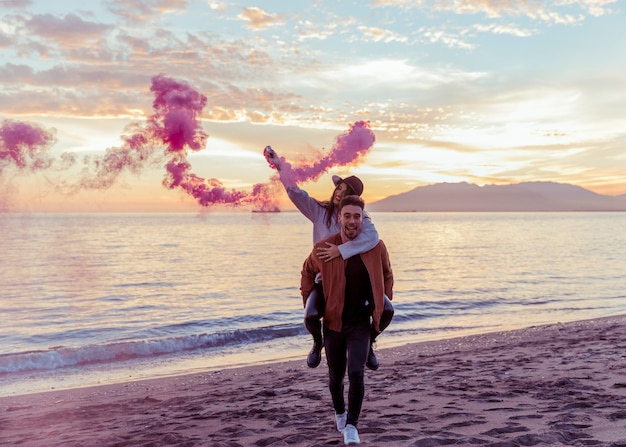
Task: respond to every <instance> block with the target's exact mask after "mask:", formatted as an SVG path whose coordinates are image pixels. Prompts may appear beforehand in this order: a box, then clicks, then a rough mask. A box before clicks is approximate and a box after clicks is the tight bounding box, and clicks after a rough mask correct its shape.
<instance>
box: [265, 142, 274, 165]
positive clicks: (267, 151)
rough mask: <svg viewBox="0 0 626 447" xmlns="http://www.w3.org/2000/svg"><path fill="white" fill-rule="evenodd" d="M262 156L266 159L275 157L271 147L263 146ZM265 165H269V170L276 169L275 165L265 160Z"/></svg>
mask: <svg viewBox="0 0 626 447" xmlns="http://www.w3.org/2000/svg"><path fill="white" fill-rule="evenodd" d="M263 156H264V157H265V158H266V159H268V158H274V157H275V156H276V152H274V149H272V146H265V149H263ZM267 163H268V164H269V165H270V168H273V169H276V165H275V164H274V163H272V162H271V161H269V160H267Z"/></svg>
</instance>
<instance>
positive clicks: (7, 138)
mask: <svg viewBox="0 0 626 447" xmlns="http://www.w3.org/2000/svg"><path fill="white" fill-rule="evenodd" d="M55 141H56V138H55V135H54V131H53V130H51V131H48V130H45V129H43V128H41V127H40V126H38V125H36V124H30V123H25V122H20V121H11V120H5V121H3V122H2V125H1V126H0V174H2V173H3V171H4V169H6V168H8V167H9V166H13V167H15V168H17V169H18V170H21V171H38V170H44V169H48V168H49V167H50V166H51V165H52V163H53V161H54V160H53V159H52V158H50V156H49V155H48V149H49V148H50V147H51V146H52V145H53V144H54V142H55Z"/></svg>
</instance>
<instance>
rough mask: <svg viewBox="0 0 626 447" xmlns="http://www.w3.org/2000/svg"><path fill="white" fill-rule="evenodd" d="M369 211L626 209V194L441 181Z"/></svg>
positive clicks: (565, 187) (539, 184)
mask: <svg viewBox="0 0 626 447" xmlns="http://www.w3.org/2000/svg"><path fill="white" fill-rule="evenodd" d="M367 210H368V211H626V195H621V196H616V197H614V196H605V195H601V194H596V193H594V192H592V191H589V190H588V189H585V188H581V187H580V186H575V185H569V184H565V183H554V182H526V183H517V184H513V185H485V186H478V185H473V184H470V183H466V182H463V183H437V184H434V185H428V186H420V187H418V188H415V189H413V190H411V191H408V192H405V193H402V194H398V195H395V196H389V197H387V198H385V199H383V200H379V201H377V202H372V203H369V204H367Z"/></svg>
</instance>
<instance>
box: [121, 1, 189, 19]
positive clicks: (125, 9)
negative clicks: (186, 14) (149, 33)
mask: <svg viewBox="0 0 626 447" xmlns="http://www.w3.org/2000/svg"><path fill="white" fill-rule="evenodd" d="M188 4H189V1H188V0H113V1H111V2H109V10H110V11H111V12H112V13H113V14H115V15H117V16H119V17H122V18H123V19H124V20H125V21H126V22H128V23H142V22H145V21H149V20H152V19H153V18H155V17H159V16H160V15H162V14H170V13H178V12H183V11H185V10H186V9H187V5H188Z"/></svg>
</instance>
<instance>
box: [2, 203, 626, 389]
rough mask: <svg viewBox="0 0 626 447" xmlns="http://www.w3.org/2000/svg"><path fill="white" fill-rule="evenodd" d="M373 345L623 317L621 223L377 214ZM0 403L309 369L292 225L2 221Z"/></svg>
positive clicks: (240, 217)
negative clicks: (386, 258)
mask: <svg viewBox="0 0 626 447" xmlns="http://www.w3.org/2000/svg"><path fill="white" fill-rule="evenodd" d="M371 217H372V220H373V222H374V223H375V225H376V228H377V229H378V232H379V235H380V237H381V239H383V240H384V242H385V244H386V246H387V249H388V251H389V254H390V258H391V263H392V268H393V272H394V277H395V285H394V294H393V303H394V307H395V316H394V319H393V322H392V323H391V325H390V326H389V328H387V330H386V331H385V332H384V333H383V334H382V335H381V336H380V337H379V339H378V342H377V346H378V348H379V349H381V348H385V347H392V346H399V345H404V344H407V343H413V342H420V341H431V340H441V339H446V338H452V337H458V336H464V335H469V334H477V333H489V332H496V331H503V330H511V329H518V328H524V327H530V326H536V325H542V324H553V323H565V322H568V321H574V320H583V319H590V318H597V317H607V316H613V315H619V314H624V313H626V213H619V212H617V213H613V212H589V213H584V212H572V213H562V212H561V213H549V212H545V213H522V212H520V213H467V212H465V213H371ZM0 238H1V247H2V251H1V254H0V286H1V287H0V396H11V395H18V394H28V393H34V392H42V391H50V390H59V389H67V388H76V387H86V386H93V385H102V384H112V383H119V382H127V381H133V380H140V379H149V378H157V377H165V376H172V375H179V374H187V373H197V372H206V371H214V370H223V369H228V368H232V367H236V366H244V365H252V364H262V363H266V362H274V361H282V360H301V361H302V362H303V363H304V362H305V358H306V354H307V353H308V351H309V349H310V346H311V337H310V335H309V334H308V333H307V332H306V330H305V329H304V326H303V323H302V316H303V306H302V297H301V296H300V291H299V286H300V272H301V267H302V263H303V261H304V259H305V257H306V256H307V255H308V254H309V253H310V251H311V248H312V226H311V224H310V222H309V221H308V220H306V218H304V217H303V216H302V215H301V214H299V213H297V212H279V213H254V212H242V211H234V212H229V213H223V212H211V211H208V212H202V213H197V214H194V213H190V214H104V213H100V214H32V213H31V214H11V213H4V214H0Z"/></svg>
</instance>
